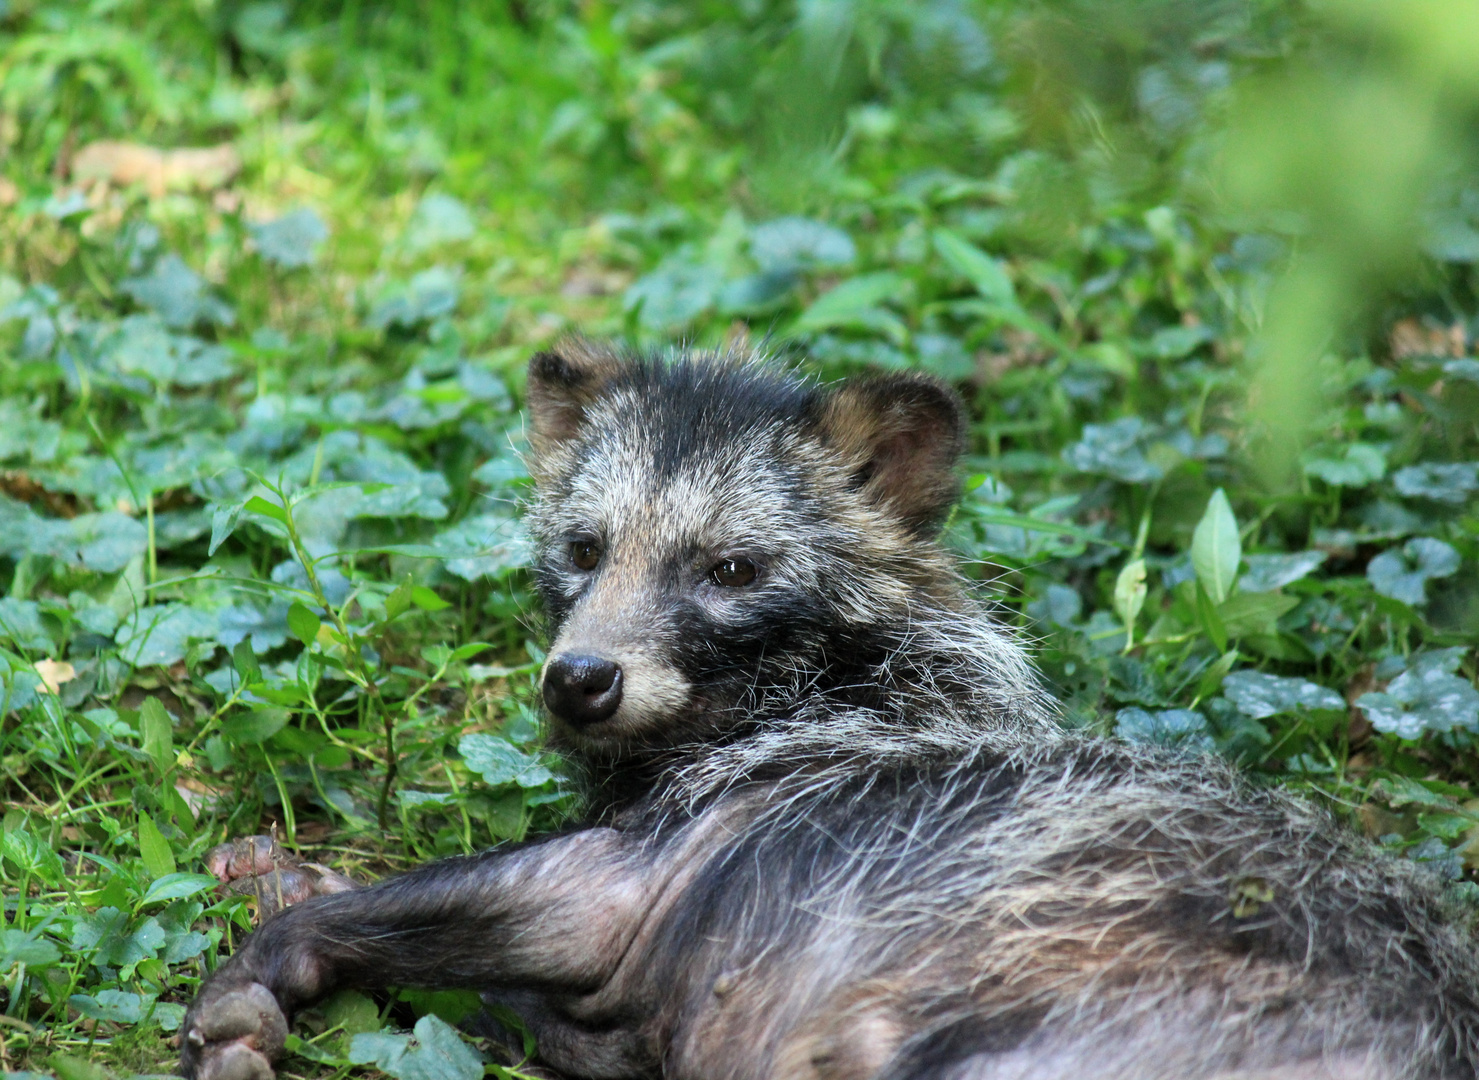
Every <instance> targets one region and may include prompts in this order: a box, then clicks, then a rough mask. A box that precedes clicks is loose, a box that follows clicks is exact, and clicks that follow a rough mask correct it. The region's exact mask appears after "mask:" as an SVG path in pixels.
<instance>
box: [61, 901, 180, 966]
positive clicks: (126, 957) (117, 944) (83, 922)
mask: <svg viewBox="0 0 1479 1080" xmlns="http://www.w3.org/2000/svg"><path fill="white" fill-rule="evenodd" d="M164 941H165V932H164V927H162V926H160V925H159V920H158V919H155V918H154V917H153V916H149V917H146V918H143V919H140V920H139V922H138V924H137V925H130V920H129V918H128V916H127V915H125V914H124V913H123V912H121V911H119V910H118V909H117V908H115V907H102V908H98V910H97V911H95V912H93V913H92V914H91V915H87V916H84V917H83V918H81V919H79V920H77V922H76V923H75V924H74V925H73V927H72V947H73V948H74V949H79V950H82V949H95V950H96V951H95V952H94V953H93V956H92V962H93V966H95V967H117V968H130V969H132V967H133V966H134V965H135V964H137V963H138V962H139V961H140V960H148V959H150V958H152V957H153V956H154V955H155V954H156V953H158V952H159V947H160V946H161V945H163V944H164Z"/></svg>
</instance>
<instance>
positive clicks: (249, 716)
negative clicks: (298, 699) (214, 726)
mask: <svg viewBox="0 0 1479 1080" xmlns="http://www.w3.org/2000/svg"><path fill="white" fill-rule="evenodd" d="M290 715H291V714H290V713H289V712H288V710H287V709H283V708H278V707H276V706H268V707H266V708H260V709H252V710H250V711H248V712H242V713H237V714H236V715H235V716H233V717H231V718H230V719H228V720H226V721H225V722H224V723H222V725H221V734H222V735H225V736H226V738H228V739H230V740H231V741H232V742H234V743H236V744H237V745H238V746H240V745H246V744H251V745H256V744H257V743H263V742H266V741H267V740H268V739H270V738H272V736H274V735H276V734H277V733H278V732H279V731H281V730H282V729H283V728H284V727H286V726H287V723H288V717H289V716H290Z"/></svg>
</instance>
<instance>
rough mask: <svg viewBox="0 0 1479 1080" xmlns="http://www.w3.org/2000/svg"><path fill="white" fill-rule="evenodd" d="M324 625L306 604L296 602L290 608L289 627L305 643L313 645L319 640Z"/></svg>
mask: <svg viewBox="0 0 1479 1080" xmlns="http://www.w3.org/2000/svg"><path fill="white" fill-rule="evenodd" d="M322 626H323V623H322V622H321V621H319V617H318V616H317V615H315V614H314V613H313V612H312V611H310V610H309V609H308V607H307V606H306V605H304V604H300V603H297V602H294V604H293V605H292V607H290V608H288V629H289V630H291V631H292V632H293V636H294V637H295V638H297V639H298V640H299V641H301V642H302V643H303V644H304V645H306V646H311V645H312V644H313V643H314V642H315V641H316V640H318V631H319V628H320V627H322Z"/></svg>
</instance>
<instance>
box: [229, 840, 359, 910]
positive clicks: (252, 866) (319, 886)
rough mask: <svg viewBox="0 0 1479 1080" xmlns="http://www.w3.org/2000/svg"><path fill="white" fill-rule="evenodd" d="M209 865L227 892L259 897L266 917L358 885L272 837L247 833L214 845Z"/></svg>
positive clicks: (261, 908)
mask: <svg viewBox="0 0 1479 1080" xmlns="http://www.w3.org/2000/svg"><path fill="white" fill-rule="evenodd" d="M205 866H206V869H207V870H209V871H210V872H211V873H212V874H214V875H215V876H216V877H217V878H219V879H220V881H221V883H222V884H223V885H225V886H226V889H227V891H229V892H234V893H243V894H245V895H247V896H255V897H256V898H257V910H258V911H259V912H260V913H261V915H262V917H263V918H266V917H267V916H269V915H275V914H276V913H277V912H279V911H281V910H282V909H283V908H285V907H287V906H289V905H290V904H296V903H298V902H299V901H302V900H307V899H308V898H309V897H310V896H327V895H329V894H330V893H339V892H346V891H348V890H349V889H354V888H358V886H357V885H356V884H355V883H354V882H353V881H350V880H349V879H348V878H347V877H345V876H344V875H343V874H336V873H335V872H334V871H332V870H330V869H329V868H328V867H327V866H320V865H319V864H318V863H306V862H299V861H298V860H297V859H295V858H293V856H291V855H289V854H288V853H287V852H286V851H284V850H283V849H282V848H281V847H280V846H279V845H278V843H277V841H276V840H275V839H274V838H272V837H270V836H243V837H239V838H238V839H236V840H232V841H229V842H228V843H225V844H221V845H219V846H218V847H215V848H212V849H211V851H210V853H209V854H207V855H206V857H205Z"/></svg>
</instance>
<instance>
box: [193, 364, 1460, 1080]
mask: <svg viewBox="0 0 1479 1080" xmlns="http://www.w3.org/2000/svg"><path fill="white" fill-rule="evenodd" d="M528 402H529V411H530V423H531V444H532V448H533V454H532V459H531V464H532V470H533V473H534V476H535V479H536V484H537V496H536V498H535V501H534V503H533V505H532V507H531V509H530V513H529V525H530V528H531V531H532V535H533V537H534V539H535V546H536V551H537V559H536V568H535V572H536V575H537V582H538V587H539V590H540V592H541V593H542V595H543V598H544V602H545V605H546V608H547V610H548V614H549V622H550V628H551V631H552V636H553V644H552V647H551V649H550V653H549V658H548V660H547V662H546V665H545V668H544V671H543V694H544V698H545V701H546V703H547V704H548V706H549V711H550V714H551V724H552V727H551V731H552V737H553V738H554V739H555V741H557V742H558V744H559V745H560V746H561V747H562V748H563V749H564V750H565V752H566V753H567V754H568V755H569V756H570V758H571V760H572V761H574V762H575V763H576V764H577V765H578V767H579V768H580V769H581V770H582V771H583V773H584V776H585V778H586V781H587V783H588V786H589V790H590V803H591V808H592V809H591V815H590V818H589V820H588V821H587V822H586V823H585V824H584V825H582V826H581V827H579V828H575V829H572V830H571V831H569V832H566V833H564V834H563V835H558V836H553V837H549V838H546V839H541V840H536V841H533V842H530V843H525V844H522V845H517V846H510V847H505V848H498V849H495V850H493V851H490V852H487V853H485V854H483V855H479V856H475V857H471V858H461V859H450V860H446V861H443V862H437V863H433V864H430V865H428V866H425V867H422V868H420V869H418V870H415V871H412V872H411V873H408V874H405V875H403V876H400V877H396V878H392V879H389V880H386V881H383V882H381V883H379V884H377V885H374V886H371V887H368V888H364V889H358V890H354V891H348V892H337V893H336V894H334V895H325V896H320V897H317V898H314V899H310V900H307V901H305V902H303V903H301V904H298V905H296V906H293V907H290V908H289V909H288V910H286V911H285V912H284V913H282V914H281V915H278V916H276V917H275V918H272V919H270V920H268V921H267V922H266V923H265V924H264V925H263V926H262V927H261V928H260V929H259V930H258V931H257V932H256V933H255V934H253V935H252V936H251V937H250V938H249V939H248V940H247V941H246V942H245V944H244V945H243V946H242V947H241V948H240V949H239V950H238V951H237V953H236V954H235V955H234V956H233V957H232V958H231V959H230V960H229V961H228V962H227V963H225V964H224V965H223V966H222V967H221V968H220V970H218V971H217V972H216V973H215V974H214V975H213V976H212V977H211V978H210V979H209V980H208V981H207V982H206V983H205V984H204V986H203V987H202V989H201V992H200V994H199V996H198V998H197V999H196V1001H195V1003H194V1004H193V1005H192V1006H191V1008H190V1010H189V1013H188V1015H187V1017H186V1020H185V1023H184V1027H183V1043H182V1045H183V1058H184V1067H185V1071H186V1074H187V1075H194V1076H198V1077H201V1078H208V1080H246V1078H262V1080H265V1078H268V1077H270V1076H271V1068H270V1061H271V1060H272V1059H273V1058H274V1057H275V1056H276V1055H277V1054H278V1053H279V1052H280V1051H281V1047H282V1044H283V1037H284V1035H285V1033H286V1031H287V1024H288V1022H289V1020H290V1019H291V1017H292V1015H293V1013H294V1011H295V1010H297V1009H299V1008H301V1007H303V1006H305V1005H308V1004H310V1003H312V1002H313V1001H315V1000H317V999H319V998H321V997H322V996H324V995H326V994H328V993H330V992H331V991H334V990H336V989H339V988H341V987H349V986H357V987H379V986H385V985H414V986H424V987H471V988H475V989H477V990H479V991H480V992H482V993H483V995H484V997H485V999H486V1000H488V1001H490V1002H496V1003H501V1004H504V1005H507V1006H509V1007H511V1008H512V1009H514V1010H515V1011H516V1012H518V1013H519V1014H521V1016H522V1017H523V1018H524V1020H525V1022H526V1023H527V1024H528V1025H529V1027H530V1029H531V1030H532V1032H533V1033H534V1035H535V1036H536V1038H537V1040H538V1045H539V1053H540V1060H541V1061H542V1062H543V1063H544V1064H545V1065H546V1066H548V1067H550V1068H552V1069H555V1070H557V1071H559V1072H560V1073H562V1074H566V1075H569V1076H571V1077H592V1078H594V1077H610V1078H619V1077H659V1076H661V1077H671V1078H684V1080H690V1078H691V1080H761V1078H775V1080H864V1078H880V1080H883V1078H890V1080H905V1078H910V1080H914V1078H918V1080H923V1078H941V1080H944V1078H961V1080H964V1078H981V1080H985V1078H993V1080H994V1078H1001V1080H1008V1078H1010V1080H1060V1078H1061V1080H1069V1078H1072V1080H1101V1078H1102V1080H1109V1078H1116V1080H1118V1078H1124V1080H1156V1078H1167V1080H1169V1078H1176V1080H1189V1078H1199V1080H1211V1078H1219V1080H1233V1078H1235V1077H1236V1078H1243V1080H1253V1078H1259V1080H1295V1078H1301V1080H1303V1078H1308V1080H1315V1078H1325V1080H1358V1078H1361V1080H1378V1078H1379V1080H1396V1078H1409V1077H1410V1078H1455V1080H1457V1078H1473V1077H1474V1076H1475V1075H1476V1063H1479V960H1476V956H1475V952H1474V942H1473V939H1472V938H1471V937H1469V936H1467V931H1466V930H1464V929H1463V928H1462V926H1461V924H1460V921H1459V917H1458V915H1456V914H1455V913H1453V912H1450V911H1449V910H1448V909H1447V908H1445V903H1444V899H1443V894H1442V888H1441V886H1440V884H1439V883H1438V882H1437V881H1436V880H1434V879H1432V878H1431V877H1429V876H1428V875H1427V873H1426V872H1425V871H1423V870H1421V869H1420V868H1419V867H1417V866H1415V865H1414V864H1412V863H1409V862H1404V861H1400V860H1395V859H1392V858H1388V857H1385V856H1383V855H1381V854H1379V853H1378V852H1377V851H1375V850H1373V849H1372V847H1371V846H1369V845H1368V844H1367V843H1366V842H1365V841H1363V840H1361V839H1359V838H1358V837H1357V836H1356V835H1354V834H1353V833H1350V832H1348V831H1347V830H1345V829H1344V828H1342V827H1340V826H1338V825H1337V824H1336V823H1335V822H1334V821H1333V820H1332V819H1331V818H1330V817H1329V816H1328V815H1327V814H1325V813H1324V812H1323V811H1321V810H1320V809H1318V808H1316V807H1314V806H1312V805H1310V804H1308V803H1306V802H1304V801H1301V800H1298V799H1295V798H1292V797H1290V796H1287V795H1285V794H1281V793H1277V792H1272V791H1267V790H1261V789H1257V788H1255V787H1253V786H1251V785H1249V784H1248V783H1246V782H1244V781H1243V780H1241V779H1240V778H1239V777H1238V776H1237V775H1235V774H1234V773H1233V772H1232V771H1231V770H1229V769H1228V768H1226V767H1224V766H1222V765H1220V764H1217V763H1216V762H1215V761H1214V760H1211V759H1198V758H1191V757H1186V756H1174V755H1169V754H1163V753H1159V752H1152V751H1147V750H1140V749H1133V748H1127V747H1125V746H1121V745H1118V744H1114V743H1111V742H1109V741H1105V740H1099V739H1092V738H1084V737H1077V736H1070V735H1067V734H1064V733H1063V732H1062V731H1061V730H1060V729H1059V728H1058V727H1057V726H1056V725H1055V723H1054V719H1053V714H1054V705H1053V702H1052V700H1051V699H1050V697H1049V696H1048V695H1047V694H1046V693H1045V692H1044V690H1043V689H1042V687H1041V686H1040V685H1039V682H1038V680H1037V678H1036V676H1035V675H1034V672H1033V669H1032V667H1031V666H1030V664H1029V662H1028V661H1027V659H1026V658H1025V655H1024V653H1023V651H1022V649H1021V648H1020V647H1019V645H1018V644H1017V642H1016V641H1014V640H1013V638H1012V637H1011V635H1010V634H1009V633H1008V632H1006V631H1005V630H1003V629H1002V628H1000V627H999V626H997V625H996V624H994V623H993V622H992V621H991V619H990V618H989V617H988V616H987V615H986V614H985V613H984V612H983V611H982V609H980V608H979V607H978V606H977V603H976V601H975V600H974V599H972V597H971V596H970V594H969V592H968V590H967V589H966V588H965V586H964V585H963V583H962V581H961V580H960V579H959V578H958V577H957V575H956V571H955V569H954V568H953V566H952V563H951V560H950V559H949V557H948V556H947V555H946V554H945V553H944V552H943V550H942V549H941V548H940V547H939V546H938V544H937V542H936V537H935V534H936V530H937V527H938V525H939V523H940V521H941V519H942V518H943V517H944V515H945V514H946V512H947V510H948V508H949V506H950V504H951V501H952V499H953V497H954V484H953V483H952V479H951V475H952V468H953V466H954V464H955V461H956V457H957V455H958V453H959V452H960V450H961V449H962V445H963V442H964V431H965V427H964V423H963V417H962V413H961V408H960V405H959V404H958V402H957V400H956V399H955V397H954V396H953V395H952V394H951V393H950V392H949V391H948V390H947V389H945V388H944V387H942V386H941V385H939V384H937V383H936V382H934V381H932V380H930V379H927V378H924V377H921V376H914V375H894V376H888V377H881V378H875V379H862V380H855V381H848V382H844V383H842V384H840V385H839V386H837V387H835V388H822V387H818V386H815V385H812V384H809V383H806V382H803V381H800V380H797V379H794V378H792V377H790V376H788V375H785V374H782V373H779V372H776V371H775V370H773V369H770V368H767V367H765V366H763V365H760V364H758V363H756V362H754V361H751V360H749V359H746V358H742V357H720V356H710V355H700V354H697V353H688V354H681V355H678V356H676V357H672V358H669V359H666V360H663V359H656V358H641V357H624V356H620V355H618V354H616V353H615V352H612V351H608V350H605V349H602V348H599V347H595V346H591V345H587V344H582V343H573V344H567V345H565V346H563V347H560V348H558V349H557V350H556V351H554V352H551V353H545V354H542V355H540V356H537V357H535V358H534V360H533V361H532V362H531V364H530V368H529V381H528Z"/></svg>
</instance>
